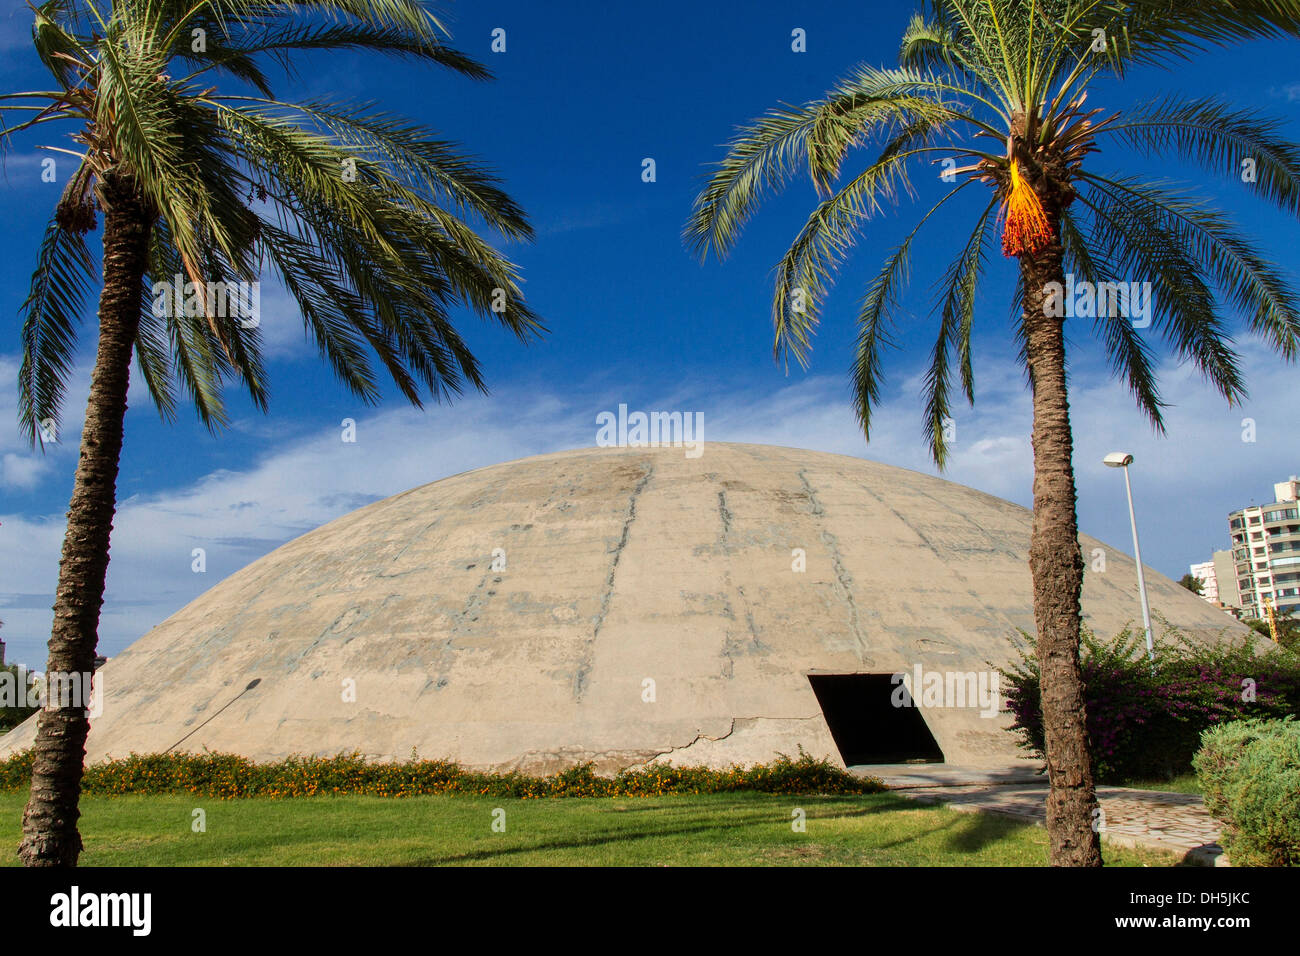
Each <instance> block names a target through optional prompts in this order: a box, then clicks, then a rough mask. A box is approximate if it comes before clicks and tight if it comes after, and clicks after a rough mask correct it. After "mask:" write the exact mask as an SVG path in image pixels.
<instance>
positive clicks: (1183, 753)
mask: <svg viewBox="0 0 1300 956" xmlns="http://www.w3.org/2000/svg"><path fill="white" fill-rule="evenodd" d="M1022 634H1023V632H1022ZM1024 637H1025V639H1026V641H1028V643H1029V649H1028V650H1027V651H1023V652H1022V653H1021V660H1020V663H1019V664H1018V665H1016V666H1014V667H1012V668H1010V669H1005V670H1002V671H1001V673H1002V676H1003V678H1004V680H1005V682H1006V686H1007V687H1008V688H1009V691H1008V694H1007V706H1008V708H1009V709H1010V711H1011V714H1012V716H1013V718H1014V723H1013V725H1012V729H1013V731H1015V732H1017V733H1019V734H1020V735H1021V738H1022V739H1021V746H1023V747H1025V748H1027V749H1029V750H1031V751H1033V752H1034V753H1035V754H1037V755H1040V756H1041V754H1042V752H1043V724H1042V711H1041V705H1040V701H1039V675H1038V662H1037V659H1036V658H1035V657H1034V651H1033V643H1034V642H1033V638H1032V637H1030V635H1028V634H1025V635H1024ZM1080 663H1081V666H1082V669H1083V679H1084V683H1085V685H1086V689H1085V705H1086V707H1087V715H1088V717H1087V719H1088V735H1089V738H1090V739H1091V741H1092V751H1093V758H1094V759H1095V760H1096V765H1097V775H1098V778H1099V779H1100V780H1102V781H1105V782H1119V781H1123V780H1126V779H1135V778H1143V777H1165V778H1171V777H1174V776H1177V775H1179V774H1182V773H1187V772H1189V771H1190V770H1191V766H1192V757H1193V755H1194V754H1195V753H1196V751H1197V749H1198V747H1199V746H1200V739H1201V733H1202V732H1203V731H1204V730H1206V729H1207V728H1208V727H1212V726H1214V725H1216V724H1220V723H1224V722H1226V721H1230V720H1236V719H1238V718H1243V717H1284V716H1287V715H1293V714H1297V713H1300V655H1298V654H1297V653H1296V652H1294V651H1291V650H1287V649H1285V648H1278V647H1276V646H1275V645H1273V644H1272V643H1271V642H1267V641H1260V640H1258V639H1254V638H1252V639H1249V640H1248V643H1246V644H1227V643H1215V644H1203V643H1200V642H1195V641H1191V640H1189V639H1187V638H1186V637H1185V636H1184V635H1182V634H1180V633H1179V632H1178V631H1177V629H1176V628H1173V627H1171V626H1169V625H1167V624H1166V625H1165V628H1164V635H1163V636H1162V637H1161V638H1160V639H1159V640H1158V641H1157V642H1156V661H1155V668H1154V671H1153V670H1152V666H1151V663H1150V661H1148V659H1147V654H1146V641H1145V636H1144V635H1142V634H1135V633H1134V632H1133V631H1132V630H1131V629H1128V628H1125V629H1124V630H1123V631H1121V632H1120V633H1119V634H1118V635H1117V636H1116V637H1115V638H1114V639H1113V640H1110V641H1099V640H1097V639H1095V638H1094V637H1093V635H1092V634H1090V633H1088V632H1087V631H1086V630H1085V632H1084V634H1083V640H1082V647H1081V651H1080Z"/></svg>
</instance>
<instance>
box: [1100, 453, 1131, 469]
mask: <svg viewBox="0 0 1300 956" xmlns="http://www.w3.org/2000/svg"><path fill="white" fill-rule="evenodd" d="M1102 461H1104V462H1105V463H1106V465H1107V466H1108V467H1110V468H1124V467H1127V466H1128V465H1131V464H1132V463H1133V456H1132V455H1130V454H1128V453H1126V452H1122V451H1113V452H1111V453H1110V454H1109V455H1107V456H1106V457H1105V458H1103V459H1102Z"/></svg>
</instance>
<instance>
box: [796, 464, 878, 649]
mask: <svg viewBox="0 0 1300 956" xmlns="http://www.w3.org/2000/svg"><path fill="white" fill-rule="evenodd" d="M799 480H800V481H801V482H802V483H803V489H804V493H805V494H806V495H807V496H808V501H809V502H810V503H811V504H812V513H813V517H815V518H817V519H818V524H819V525H820V524H821V519H822V518H823V517H825V515H826V509H825V508H823V507H822V504H821V502H820V501H818V500H817V492H816V491H815V490H814V489H813V486H812V483H811V482H810V481H809V480H808V471H807V469H805V468H800V469H799ZM820 537H821V540H822V543H823V544H824V545H826V547H827V549H828V550H829V551H830V554H831V569H832V570H833V571H834V572H835V581H836V583H837V584H838V585H839V587H838V588H837V589H836V590H837V591H838V592H839V594H840V600H842V601H843V602H844V604H845V605H846V606H847V607H848V610H849V626H850V627H851V628H852V629H853V638H854V640H855V641H857V644H858V659H859V660H860V661H861V662H862V663H863V664H864V665H867V666H872V665H874V664H875V661H874V660H873V659H872V658H870V657H868V656H867V647H868V646H869V642H868V641H867V637H866V635H865V634H864V633H863V632H862V620H861V616H860V615H859V613H858V604H857V601H855V600H854V598H853V575H851V574H849V572H848V569H847V568H846V567H844V559H843V557H842V555H841V554H840V542H839V539H838V538H836V537H835V535H833V534H831V533H830V532H829V531H827V530H826V529H825V528H822V529H821V532H820Z"/></svg>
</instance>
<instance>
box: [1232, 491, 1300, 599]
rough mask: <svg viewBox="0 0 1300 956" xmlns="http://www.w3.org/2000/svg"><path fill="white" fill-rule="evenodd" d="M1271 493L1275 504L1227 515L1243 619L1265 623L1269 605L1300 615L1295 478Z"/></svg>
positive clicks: (1299, 514) (1298, 509)
mask: <svg viewBox="0 0 1300 956" xmlns="http://www.w3.org/2000/svg"><path fill="white" fill-rule="evenodd" d="M1273 492H1274V497H1275V498H1276V499H1277V500H1276V501H1273V502H1272V503H1270V504H1266V505H1252V506H1250V507H1249V508H1242V509H1241V510H1240V511H1234V512H1232V514H1230V515H1228V533H1229V535H1230V536H1231V537H1232V558H1233V567H1234V570H1235V572H1236V574H1235V583H1236V587H1237V590H1238V598H1239V601H1240V607H1241V609H1242V616H1243V617H1247V618H1252V617H1253V618H1259V619H1261V620H1262V619H1264V618H1266V617H1267V613H1268V612H1267V610H1266V607H1265V606H1266V604H1269V603H1271V604H1272V605H1273V606H1274V608H1275V609H1276V610H1278V611H1283V610H1286V609H1287V608H1294V609H1295V610H1297V611H1300V501H1297V499H1298V498H1300V478H1297V477H1296V476H1295V475H1292V476H1291V477H1290V478H1289V479H1288V480H1286V481H1283V482H1279V483H1278V484H1276V485H1274V486H1273ZM1219 591H1220V593H1222V591H1223V587H1222V582H1221V581H1220V587H1219Z"/></svg>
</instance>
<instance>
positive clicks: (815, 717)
mask: <svg viewBox="0 0 1300 956" xmlns="http://www.w3.org/2000/svg"><path fill="white" fill-rule="evenodd" d="M821 716H822V715H821V713H820V712H819V713H816V714H812V715H810V716H808V717H769V716H767V715H764V714H759V715H756V716H753V717H732V718H731V725H730V726H729V727H728V728H727V732H726V733H725V734H722V735H720V736H718V737H710V736H709V735H708V734H696V735H695V737H694V738H693V739H692V740H690V741H689V742H687V743H684V744H682V745H681V746H680V747H669V748H668V749H667V750H661V751H660V752H659V753H657V754H655V756H654V757H651V758H650V759H651V760H658V759H659V758H660V757H664V756H667V755H668V754H673V753H677V752H678V751H680V750H689V749H690V748H692V747H694V746H695V745H696V744H697V743H699V742H700V741H701V740H707V741H709V742H711V743H716V742H717V741H719V740H726V739H727V738H728V737H730V736H731V735H732V734H734V733H735V732H736V724H737V722H739V721H742V720H820V719H821ZM649 762H650V761H649V760H647V761H646V763H649ZM644 765H645V764H640V765H639V766H644Z"/></svg>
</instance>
